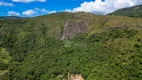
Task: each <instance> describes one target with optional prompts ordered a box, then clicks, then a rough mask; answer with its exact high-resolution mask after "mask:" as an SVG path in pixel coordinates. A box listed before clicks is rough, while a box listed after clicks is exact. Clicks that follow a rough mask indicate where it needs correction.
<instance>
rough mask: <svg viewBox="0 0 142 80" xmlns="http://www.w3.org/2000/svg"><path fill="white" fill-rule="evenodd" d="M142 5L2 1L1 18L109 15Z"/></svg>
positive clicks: (129, 0)
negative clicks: (81, 13)
mask: <svg viewBox="0 0 142 80" xmlns="http://www.w3.org/2000/svg"><path fill="white" fill-rule="evenodd" d="M139 4H142V0H0V16H29V17H30V16H38V15H43V14H52V13H56V12H61V11H65V12H78V11H84V12H91V13H97V14H98V13H100V14H107V13H110V12H113V11H115V10H117V9H120V8H125V7H130V6H134V5H139Z"/></svg>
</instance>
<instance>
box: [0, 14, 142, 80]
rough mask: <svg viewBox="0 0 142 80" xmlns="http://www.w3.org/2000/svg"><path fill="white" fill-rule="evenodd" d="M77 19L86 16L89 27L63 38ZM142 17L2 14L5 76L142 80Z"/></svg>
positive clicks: (0, 61) (1, 78) (0, 52)
mask: <svg viewBox="0 0 142 80" xmlns="http://www.w3.org/2000/svg"><path fill="white" fill-rule="evenodd" d="M72 20H74V21H75V22H76V23H77V22H81V21H84V20H85V21H86V22H87V25H86V27H87V28H88V32H87V33H84V34H76V35H75V36H73V38H70V39H65V40H61V38H62V35H63V32H64V25H65V24H66V23H67V22H68V21H72ZM141 21H142V19H141V18H130V17H123V16H109V15H104V16H103V15H94V14H90V13H83V12H79V13H66V12H62V13H56V14H50V15H44V16H39V17H34V18H14V19H12V18H10V19H9V18H0V80H62V79H64V80H67V76H68V73H71V74H81V75H82V76H83V77H84V79H85V80H141V79H142V23H141ZM76 23H72V24H76ZM72 24H70V25H72ZM60 75H62V76H60Z"/></svg>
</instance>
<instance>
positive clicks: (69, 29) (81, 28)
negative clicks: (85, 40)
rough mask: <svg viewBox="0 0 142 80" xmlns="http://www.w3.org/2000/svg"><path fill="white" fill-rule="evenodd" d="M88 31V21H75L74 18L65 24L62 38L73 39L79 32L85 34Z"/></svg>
mask: <svg viewBox="0 0 142 80" xmlns="http://www.w3.org/2000/svg"><path fill="white" fill-rule="evenodd" d="M87 32H88V28H87V21H80V22H75V21H74V20H72V21H69V22H67V23H66V24H65V26H64V31H63V34H62V38H61V40H64V39H71V38H73V37H74V36H75V35H77V34H84V33H87Z"/></svg>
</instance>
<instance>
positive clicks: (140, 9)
mask: <svg viewBox="0 0 142 80" xmlns="http://www.w3.org/2000/svg"><path fill="white" fill-rule="evenodd" d="M108 15H117V16H128V17H142V5H138V6H133V7H129V8H123V9H120V10H117V11H115V12H113V13H110V14H108Z"/></svg>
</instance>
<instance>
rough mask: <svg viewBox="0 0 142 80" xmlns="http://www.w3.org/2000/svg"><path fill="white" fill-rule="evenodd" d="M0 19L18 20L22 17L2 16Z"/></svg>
mask: <svg viewBox="0 0 142 80" xmlns="http://www.w3.org/2000/svg"><path fill="white" fill-rule="evenodd" d="M0 18H4V19H17V18H22V17H18V16H2V17H0Z"/></svg>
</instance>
